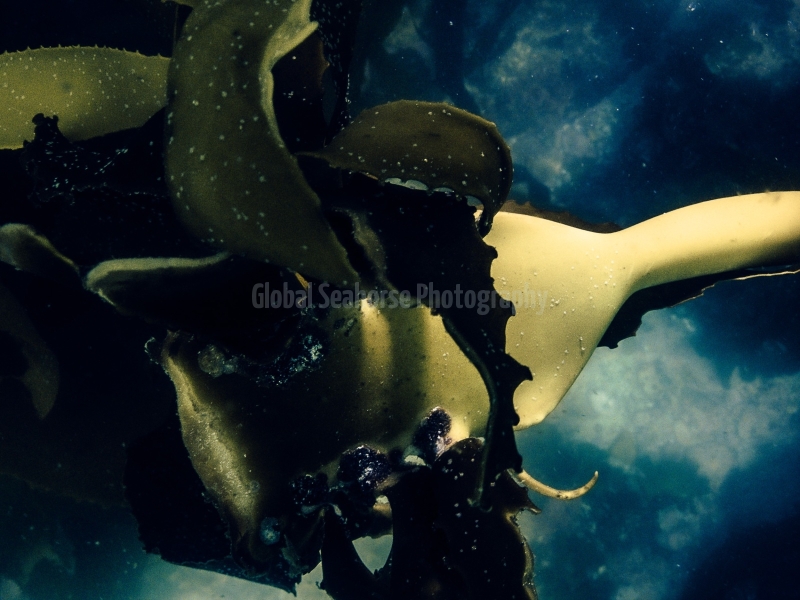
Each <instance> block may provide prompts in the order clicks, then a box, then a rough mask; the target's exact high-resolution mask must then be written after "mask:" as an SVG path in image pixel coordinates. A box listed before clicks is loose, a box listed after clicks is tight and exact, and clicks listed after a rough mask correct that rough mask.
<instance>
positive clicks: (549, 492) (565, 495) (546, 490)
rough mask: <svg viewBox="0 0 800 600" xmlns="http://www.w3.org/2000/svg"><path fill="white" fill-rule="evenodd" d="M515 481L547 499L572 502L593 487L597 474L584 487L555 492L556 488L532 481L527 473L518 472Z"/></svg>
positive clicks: (535, 480)
mask: <svg viewBox="0 0 800 600" xmlns="http://www.w3.org/2000/svg"><path fill="white" fill-rule="evenodd" d="M514 475H515V476H516V478H517V480H518V481H519V482H520V483H522V485H524V486H525V487H526V488H528V489H529V490H532V491H534V492H536V493H538V494H541V495H542V496H547V497H548V498H555V499H556V500H574V499H575V498H580V497H581V496H583V495H584V494H585V493H586V492H588V491H589V490H590V489H592V488H593V487H594V484H595V483H597V478H598V477H599V475H600V474H599V473H598V472H597V471H595V472H594V475H592V478H591V479H590V480H589V481H587V482H586V483H585V484H584V485H582V486H581V487H579V488H575V489H574V490H557V489H556V488H553V487H550V486H549V485H546V484H544V483H542V482H541V481H538V480H537V479H534V478H533V477H531V475H530V474H529V473H528V472H527V471H520V472H519V473H515V474H514Z"/></svg>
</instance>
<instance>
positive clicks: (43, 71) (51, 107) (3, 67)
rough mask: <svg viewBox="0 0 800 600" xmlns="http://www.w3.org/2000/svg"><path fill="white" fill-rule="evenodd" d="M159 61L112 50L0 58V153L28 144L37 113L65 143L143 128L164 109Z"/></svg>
mask: <svg viewBox="0 0 800 600" xmlns="http://www.w3.org/2000/svg"><path fill="white" fill-rule="evenodd" d="M168 65H169V59H168V58H164V57H162V56H143V55H141V54H138V53H136V52H127V51H125V50H115V49H113V48H83V47H78V46H76V47H70V48H39V49H37V50H25V51H23V52H7V53H5V54H3V55H0V148H2V149H7V148H20V147H22V142H23V141H25V140H32V139H33V123H32V122H31V119H32V117H33V116H34V115H36V114H37V113H44V114H45V115H46V116H52V115H58V118H59V126H60V129H61V131H62V133H64V135H66V136H67V138H69V139H70V140H73V141H75V140H85V139H88V138H91V137H95V136H99V135H104V134H106V133H111V132H113V131H120V130H122V129H130V128H133V127H139V126H141V125H143V124H144V123H145V122H146V121H147V119H149V118H150V117H151V116H153V114H155V113H156V112H157V111H158V110H159V109H161V108H162V107H163V106H164V105H165V104H166V82H167V66H168Z"/></svg>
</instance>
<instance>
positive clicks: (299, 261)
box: [166, 0, 358, 285]
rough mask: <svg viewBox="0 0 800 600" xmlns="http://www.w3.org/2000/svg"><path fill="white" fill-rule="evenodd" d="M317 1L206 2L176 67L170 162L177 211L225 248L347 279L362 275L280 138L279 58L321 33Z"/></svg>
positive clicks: (191, 22) (188, 29)
mask: <svg viewBox="0 0 800 600" xmlns="http://www.w3.org/2000/svg"><path fill="white" fill-rule="evenodd" d="M310 5H311V1H310V0H297V1H296V2H290V1H289V0H278V1H275V2H269V3H266V2H259V1H256V0H252V1H249V2H248V1H244V2H233V1H229V2H214V3H212V2H205V3H203V4H201V5H200V6H198V7H196V8H195V9H194V11H193V12H192V14H191V15H190V17H189V19H188V20H187V22H186V24H185V26H184V30H183V35H182V36H181V39H180V40H179V41H178V43H177V45H176V47H175V55H174V57H173V59H172V62H171V64H170V71H169V107H168V115H167V123H168V124H167V148H166V168H167V177H168V183H169V185H170V189H171V190H172V194H173V202H174V206H175V210H176V213H177V214H178V216H179V218H180V219H181V221H182V222H183V224H184V225H185V226H186V227H187V228H188V229H189V230H190V231H191V232H192V233H194V234H195V235H196V236H197V237H199V238H201V239H203V240H205V241H207V242H208V243H209V244H212V245H214V246H216V247H218V248H220V249H222V250H227V251H230V252H234V253H238V254H243V255H245V256H248V257H251V258H255V259H260V260H266V261H269V262H271V263H274V264H277V265H279V266H283V267H289V268H291V269H293V270H295V271H297V272H299V273H302V274H303V275H305V276H308V277H312V278H315V279H319V280H323V281H329V282H332V283H336V284H340V285H344V284H346V283H348V282H349V283H350V284H352V283H353V282H355V281H357V279H358V277H357V275H356V273H355V271H354V270H353V269H352V267H351V266H350V264H349V262H348V259H347V255H346V252H345V249H344V248H343V247H342V246H341V244H340V243H339V242H338V240H337V239H336V236H335V235H334V233H333V231H332V230H331V228H330V226H329V224H328V222H327V220H326V219H325V218H324V216H323V214H322V210H321V208H320V202H319V198H318V197H317V195H316V194H315V193H314V191H313V190H312V189H311V188H310V187H309V185H308V184H307V183H306V181H305V179H304V178H303V175H302V173H301V171H300V169H299V167H298V166H297V161H296V159H295V158H294V157H293V156H292V155H291V154H290V153H289V152H288V151H287V149H286V145H285V143H284V141H283V139H282V138H281V136H280V132H279V127H278V122H277V119H276V116H275V112H274V110H273V106H272V94H273V87H274V83H273V76H272V73H271V69H272V68H273V67H274V66H275V64H276V63H277V62H278V61H279V60H280V59H281V58H282V57H284V56H285V55H286V54H287V53H289V52H290V51H292V50H293V49H294V48H295V47H297V46H298V45H299V44H300V43H302V42H303V41H304V40H305V39H306V38H308V36H309V35H311V34H312V33H313V32H314V30H315V29H316V24H315V23H312V22H311V21H309V10H310Z"/></svg>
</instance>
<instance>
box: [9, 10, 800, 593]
mask: <svg viewBox="0 0 800 600" xmlns="http://www.w3.org/2000/svg"><path fill="white" fill-rule="evenodd" d="M110 4H111V3H108V2H105V3H100V2H98V3H91V2H89V1H88V0H86V1H79V0H75V1H72V2H61V3H59V4H58V5H57V6H54V5H53V4H52V3H49V2H43V1H42V0H39V1H32V2H26V3H20V4H16V5H14V6H8V7H4V11H7V13H8V18H6V17H5V16H4V17H3V22H2V24H0V44H3V45H5V47H6V48H9V49H23V48H25V47H27V46H28V45H31V46H37V45H56V44H62V45H67V44H75V43H80V44H95V43H99V44H101V45H102V44H105V45H111V46H119V47H126V48H128V49H139V50H141V51H143V52H145V53H155V52H159V51H161V52H164V53H167V52H169V46H168V44H167V45H166V47H165V42H164V40H165V39H168V36H167V33H168V31H167V32H165V31H164V30H163V28H161V29H159V26H157V24H156V22H155V21H153V20H152V19H153V18H154V16H153V14H150V13H149V12H148V11H141V10H139V9H138V7H137V6H134V4H135V3H133V2H128V3H124V7H123V8H118V7H110V6H109V5H110ZM450 4H451V3H448V2H439V3H436V2H435V0H434V4H433V5H431V3H429V2H423V1H420V2H412V3H409V4H408V6H407V7H406V8H405V11H404V13H403V15H402V17H401V19H400V21H399V22H398V24H397V25H396V27H394V28H392V30H391V33H390V35H389V36H388V37H387V38H386V39H384V40H383V43H382V44H376V45H375V47H374V48H377V50H374V51H375V52H376V53H377V54H379V55H380V56H377V54H376V57H374V58H372V59H371V60H370V59H367V61H366V63H363V62H362V63H359V64H360V65H361V67H362V68H367V69H369V76H368V77H361V78H357V82H358V84H359V88H358V89H357V90H355V93H354V98H353V100H354V106H355V107H356V109H358V108H363V107H368V106H371V105H373V104H375V103H378V102H383V101H386V100H388V99H394V98H401V97H413V98H424V99H431V100H443V99H446V100H450V101H452V102H454V103H455V104H457V105H459V106H463V107H467V108H470V109H472V110H479V111H480V112H481V114H483V115H484V116H485V117H487V118H489V119H491V120H493V121H495V122H497V124H498V127H499V128H500V131H501V133H502V134H503V135H504V137H505V138H506V139H507V140H508V142H509V144H510V145H511V147H512V152H513V156H514V161H515V167H516V174H515V185H514V189H513V193H512V195H513V197H515V198H516V199H518V200H530V201H533V202H534V203H536V204H538V205H540V206H542V207H545V208H551V209H557V210H569V211H571V212H573V213H575V214H577V215H579V216H581V217H583V218H585V219H589V220H595V221H615V222H617V223H618V224H620V225H623V226H625V225H630V224H632V223H635V222H638V221H640V220H643V219H645V218H648V217H650V216H653V215H656V214H659V213H661V212H663V211H666V210H670V209H674V208H677V207H680V206H684V205H687V204H691V203H694V202H698V201H701V200H706V199H710V198H715V197H722V196H727V195H733V194H738V193H749V192H760V191H764V190H767V189H772V190H777V189H795V190H797V189H800V116H798V111H797V99H798V97H800V4H798V3H797V2H796V1H795V2H777V1H774V0H772V1H770V0H762V1H761V2H756V1H752V0H741V1H739V2H736V3H731V2H726V1H724V0H707V1H702V2H698V1H695V2H690V1H688V0H651V1H646V2H645V1H641V2H633V1H622V0H618V1H611V2H609V1H607V0H604V1H601V0H597V1H596V2H592V1H587V0H577V1H573V2H555V1H553V2H549V1H542V2H533V1H530V0H507V1H504V2H498V1H495V2H479V1H477V0H470V1H469V2H467V3H466V10H464V11H456V9H455V8H453V7H451V6H450ZM115 10H118V11H122V10H124V11H125V14H124V16H123V15H122V13H121V12H115ZM437 10H438V11H440V12H441V13H442V14H439V15H434V12H433V11H437ZM448 11H452V12H453V15H454V18H455V21H454V24H453V25H452V26H451V25H449V23H450V20H451V19H448V18H447V17H448ZM368 14H370V13H368ZM375 18H378V17H375ZM431 23H434V25H431ZM446 27H460V28H461V32H460V35H461V36H462V38H463V39H462V51H461V52H460V53H458V52H456V56H457V58H458V60H456V59H454V58H453V57H452V56H451V57H450V59H449V60H447V61H442V60H441V59H437V57H441V56H442V55H443V53H444V52H445V48H444V46H446V44H447V39H449V38H447V35H449V34H446V33H443V31H442V28H446ZM167 29H168V28H167ZM143 32H148V35H145V34H144V33H143ZM149 33H152V35H149ZM158 34H162V35H160V36H159V35H158ZM451 50H452V49H451ZM709 225H711V224H709ZM798 227H800V224H798ZM799 300H800V277H797V276H795V277H786V278H771V279H759V280H751V281H747V282H733V283H727V284H722V285H719V286H717V288H715V289H712V290H709V291H708V292H706V294H705V296H704V297H703V298H700V299H698V300H695V301H693V302H691V303H688V304H685V305H681V306H679V307H676V308H674V309H670V310H666V311H662V312H660V313H659V314H651V315H650V316H648V317H647V318H646V319H645V323H644V325H643V327H642V329H641V330H640V332H639V335H637V336H636V337H635V338H633V339H629V340H626V341H624V342H623V343H622V344H621V345H620V347H619V348H617V349H615V350H608V349H600V350H598V352H597V353H596V355H595V357H593V359H592V361H590V364H589V366H588V367H587V369H586V371H585V372H584V374H583V375H582V376H581V378H580V379H579V381H578V382H577V383H576V385H575V386H574V388H573V390H572V391H571V392H570V394H569V395H568V396H567V398H566V399H565V400H564V401H563V402H562V404H561V405H560V406H559V408H558V409H557V410H556V411H555V413H554V414H552V415H551V416H550V417H548V419H547V420H546V421H545V422H544V423H543V424H542V425H540V426H538V427H536V428H533V429H530V430H527V431H525V432H523V433H521V434H520V435H519V437H518V439H519V444H520V448H521V450H522V451H523V454H524V457H525V466H526V468H527V470H528V471H530V472H531V473H532V474H534V475H535V476H536V477H537V478H539V479H541V480H544V481H545V482H547V483H548V484H550V485H553V486H556V487H559V486H560V487H576V486H577V485H580V484H582V483H583V482H584V481H585V480H586V479H588V477H589V476H590V475H591V473H592V472H593V471H594V470H599V471H600V480H599V482H598V484H597V486H596V487H595V489H594V490H592V491H591V492H590V493H589V494H588V495H587V496H585V497H583V498H581V499H579V500H576V501H573V502H570V503H561V502H557V501H553V500H548V499H544V498H542V499H539V498H537V499H535V501H536V502H537V504H539V505H540V506H541V508H542V509H543V512H542V514H541V515H538V516H535V517H533V516H528V515H525V516H524V517H522V518H521V519H520V523H521V526H522V528H523V531H524V532H525V534H526V536H527V537H528V539H529V541H530V543H531V546H532V548H533V551H534V554H535V558H536V584H537V588H538V590H539V594H540V598H541V599H542V600H561V599H564V600H566V599H578V598H580V599H592V600H605V599H608V600H634V599H647V600H672V599H675V600H677V599H682V600H690V599H694V598H704V599H709V598H720V599H723V598H724V599H730V600H733V599H745V598H746V599H767V598H768V599H773V598H797V597H800V592H798V591H797V590H798V584H799V583H800V577H798V575H797V571H796V569H793V568H792V565H794V564H796V561H797V558H798V556H799V555H800V543H798V541H797V540H798V539H800V537H798V535H797V534H798V533H800V531H799V530H800V524H799V523H800V521H799V519H800V506H798V501H797V498H798V497H800V496H798V492H800V489H799V488H800V478H798V474H799V473H800V428H799V427H798V425H799V423H798V419H799V418H800V417H798V414H800V413H798V409H800V316H799V315H800V309H799V308H798V307H800V304H798V301H799ZM385 551H386V544H385V542H384V543H383V544H381V543H378V544H375V545H372V546H369V547H366V548H365V549H364V552H365V553H367V554H369V553H377V554H379V553H381V552H385ZM318 580H319V574H318V573H316V572H315V573H314V574H312V575H311V576H309V578H308V580H307V581H306V582H304V584H303V585H302V586H301V588H300V593H299V595H300V597H301V598H321V597H325V596H324V594H322V593H321V592H320V591H319V590H317V589H316V587H315V582H316V581H318ZM156 597H158V598H164V599H175V600H177V599H192V600H194V599H196V600H201V599H202V600H210V599H211V598H219V597H228V598H231V597H233V598H278V597H280V598H283V597H286V594H284V593H282V592H278V591H275V590H271V589H269V588H265V587H261V586H257V585H254V584H249V583H245V582H240V581H238V580H232V579H228V578H225V577H223V576H221V575H215V574H209V573H205V572H201V571H195V570H191V569H185V568H180V567H175V566H172V565H169V564H167V563H163V562H161V561H159V559H158V558H156V557H153V556H148V555H145V554H144V553H143V551H142V550H141V549H140V547H139V543H138V541H137V533H136V524H135V522H134V520H133V519H132V517H130V516H129V515H128V513H127V512H126V511H124V510H122V509H100V508H98V507H96V506H94V505H91V504H85V503H78V502H75V501H72V500H66V499H63V498H59V497H56V496H51V495H48V494H47V493H45V492H42V491H35V490H30V489H29V488H28V487H27V486H26V485H25V484H22V483H20V482H18V481H16V480H12V479H9V478H0V600H12V599H13V600H16V599H26V600H28V599H29V600H34V599H35V600H38V599H56V598H58V599H61V598H82V599H88V598H103V599H106V600H123V599H137V600H138V599H144V598H156Z"/></svg>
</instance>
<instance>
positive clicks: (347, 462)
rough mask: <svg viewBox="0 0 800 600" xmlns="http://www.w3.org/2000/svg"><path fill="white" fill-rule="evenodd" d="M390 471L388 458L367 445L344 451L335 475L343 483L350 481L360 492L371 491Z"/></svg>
mask: <svg viewBox="0 0 800 600" xmlns="http://www.w3.org/2000/svg"><path fill="white" fill-rule="evenodd" d="M391 471H392V467H391V465H390V464H389V458H388V457H387V456H386V455H385V454H383V453H381V452H378V451H377V450H375V449H374V448H370V447H369V446H359V447H358V448H356V449H355V450H351V451H350V452H345V453H344V454H343V455H342V459H341V461H340V462H339V471H338V473H337V477H338V478H339V481H341V482H343V483H351V484H354V485H356V486H357V487H358V489H359V490H361V491H362V492H365V493H366V492H372V491H373V490H374V489H375V488H376V487H378V484H379V483H380V482H381V481H383V480H384V479H386V478H387V477H388V476H389V475H390V473H391Z"/></svg>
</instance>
